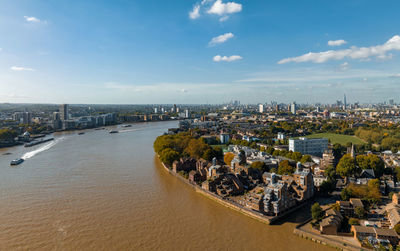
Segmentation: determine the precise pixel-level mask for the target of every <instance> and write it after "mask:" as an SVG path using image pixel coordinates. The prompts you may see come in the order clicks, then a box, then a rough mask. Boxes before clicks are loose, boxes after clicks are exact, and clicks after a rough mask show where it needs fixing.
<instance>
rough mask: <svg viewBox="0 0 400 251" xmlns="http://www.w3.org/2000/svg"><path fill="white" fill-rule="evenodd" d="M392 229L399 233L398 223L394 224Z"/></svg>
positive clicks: (399, 225) (399, 226)
mask: <svg viewBox="0 0 400 251" xmlns="http://www.w3.org/2000/svg"><path fill="white" fill-rule="evenodd" d="M394 230H395V231H396V233H397V234H400V224H396V226H394Z"/></svg>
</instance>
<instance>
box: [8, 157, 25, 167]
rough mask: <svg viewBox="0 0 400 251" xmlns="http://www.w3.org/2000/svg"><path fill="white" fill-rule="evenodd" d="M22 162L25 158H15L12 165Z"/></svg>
mask: <svg viewBox="0 0 400 251" xmlns="http://www.w3.org/2000/svg"><path fill="white" fill-rule="evenodd" d="M22 162H24V159H21V158H19V159H14V160H12V161H11V163H10V165H12V166H17V165H19V164H21V163H22Z"/></svg>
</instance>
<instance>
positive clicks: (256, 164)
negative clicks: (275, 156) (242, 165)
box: [251, 161, 267, 172]
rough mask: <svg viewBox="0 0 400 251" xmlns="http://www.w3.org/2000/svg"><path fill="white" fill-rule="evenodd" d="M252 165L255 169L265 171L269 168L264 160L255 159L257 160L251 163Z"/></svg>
mask: <svg viewBox="0 0 400 251" xmlns="http://www.w3.org/2000/svg"><path fill="white" fill-rule="evenodd" d="M251 167H252V168H254V169H258V170H260V171H261V172H265V171H266V169H267V166H266V165H265V163H264V162H262V161H255V162H253V163H251Z"/></svg>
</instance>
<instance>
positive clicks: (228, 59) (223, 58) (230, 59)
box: [213, 55, 242, 62]
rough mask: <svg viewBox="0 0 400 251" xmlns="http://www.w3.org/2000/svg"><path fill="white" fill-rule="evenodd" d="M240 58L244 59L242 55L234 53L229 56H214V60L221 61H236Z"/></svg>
mask: <svg viewBox="0 0 400 251" xmlns="http://www.w3.org/2000/svg"><path fill="white" fill-rule="evenodd" d="M240 59H242V57H241V56H238V55H232V56H229V57H228V56H220V55H217V56H215V57H214V58H213V61H214V62H221V61H225V62H232V61H236V60H240Z"/></svg>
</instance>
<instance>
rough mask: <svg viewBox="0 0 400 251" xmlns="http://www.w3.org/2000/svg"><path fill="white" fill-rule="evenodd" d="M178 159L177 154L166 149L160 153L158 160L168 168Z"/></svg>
mask: <svg viewBox="0 0 400 251" xmlns="http://www.w3.org/2000/svg"><path fill="white" fill-rule="evenodd" d="M179 157H180V156H179V153H178V152H177V151H174V150H172V149H171V148H166V149H164V150H163V151H162V152H161V153H160V160H161V161H162V162H163V163H164V164H166V165H168V166H171V165H172V163H173V162H174V161H175V160H179Z"/></svg>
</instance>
